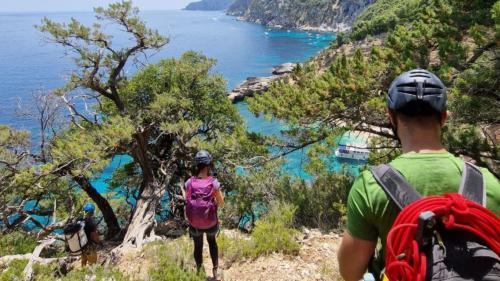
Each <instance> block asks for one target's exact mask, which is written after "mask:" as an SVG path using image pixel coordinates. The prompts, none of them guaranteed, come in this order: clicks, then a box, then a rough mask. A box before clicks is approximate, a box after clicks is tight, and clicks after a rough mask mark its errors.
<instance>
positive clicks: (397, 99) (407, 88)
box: [387, 69, 447, 113]
mask: <svg viewBox="0 0 500 281" xmlns="http://www.w3.org/2000/svg"><path fill="white" fill-rule="evenodd" d="M446 100H447V97H446V87H445V86H444V84H443V82H442V81H441V80H440V79H439V78H438V77H437V76H436V75H434V74H433V73H432V72H430V71H427V70H425V69H414V70H410V71H408V72H405V73H403V74H401V75H399V76H398V77H397V78H396V79H394V81H393V82H392V84H391V86H390V87H389V98H388V99H387V107H389V109H391V110H395V111H398V110H400V109H402V108H403V107H405V106H406V105H408V104H409V103H412V102H419V101H420V102H423V103H426V104H428V105H429V106H430V107H431V108H432V109H434V110H435V111H437V112H440V113H441V112H444V111H446Z"/></svg>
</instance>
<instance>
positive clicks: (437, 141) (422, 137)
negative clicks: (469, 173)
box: [401, 132, 446, 153]
mask: <svg viewBox="0 0 500 281" xmlns="http://www.w3.org/2000/svg"><path fill="white" fill-rule="evenodd" d="M401 146H402V150H403V153H409V152H415V153H439V152H446V149H445V148H444V146H443V144H442V143H441V138H440V136H439V135H434V134H432V133H430V132H429V133H428V134H426V133H425V132H414V133H407V134H402V135H401Z"/></svg>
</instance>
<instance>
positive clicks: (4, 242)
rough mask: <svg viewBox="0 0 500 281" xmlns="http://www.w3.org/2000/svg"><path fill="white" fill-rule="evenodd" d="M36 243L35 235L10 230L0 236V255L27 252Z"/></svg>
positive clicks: (31, 249) (29, 251) (32, 248)
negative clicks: (10, 231)
mask: <svg viewBox="0 0 500 281" xmlns="http://www.w3.org/2000/svg"><path fill="white" fill-rule="evenodd" d="M36 244H37V239H36V238H35V237H32V236H29V235H26V234H25V233H23V232H19V231H17V232H12V233H9V234H7V235H2V236H0V256H7V255H18V254H27V253H31V252H33V250H34V249H35V247H36Z"/></svg>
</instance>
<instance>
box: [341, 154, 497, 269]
mask: <svg viewBox="0 0 500 281" xmlns="http://www.w3.org/2000/svg"><path fill="white" fill-rule="evenodd" d="M390 164H391V166H392V167H394V168H395V169H397V170H398V171H399V172H400V173H401V174H402V175H403V176H404V177H405V178H406V180H407V181H408V182H409V183H410V184H411V185H412V186H413V187H414V188H415V189H417V191H418V192H419V193H420V194H421V195H423V196H427V195H438V194H444V193H446V192H458V189H459V187H460V182H461V179H462V170H463V166H464V162H463V161H462V160H461V159H460V158H457V157H455V156H453V155H452V154H450V153H448V152H444V153H407V154H403V155H401V156H399V157H397V158H396V159H394V160H393V161H392V162H391V163H390ZM481 171H482V172H483V175H484V178H485V181H486V195H487V203H486V207H487V208H488V209H490V210H491V211H493V212H494V213H495V214H496V215H497V216H500V182H499V180H498V179H497V178H496V177H495V176H494V175H493V174H491V173H490V172H489V171H488V170H486V169H481ZM397 214H398V209H397V207H396V205H395V204H394V203H393V202H392V201H390V200H389V199H388V197H387V195H386V194H385V192H384V190H383V189H382V188H381V187H380V186H379V185H378V184H377V182H376V181H375V179H374V177H373V175H372V173H371V172H370V171H364V172H362V173H361V175H360V176H359V177H358V178H357V179H356V181H355V182H354V184H353V186H352V189H351V191H350V193H349V198H348V200H347V230H348V231H349V233H350V234H351V235H352V236H353V237H356V238H359V239H363V240H369V241H377V240H378V239H380V241H381V244H382V245H379V247H377V248H378V249H379V250H378V251H377V253H376V257H375V259H374V260H373V262H372V264H371V266H370V271H372V272H374V273H375V274H379V273H380V271H381V270H382V269H383V267H384V261H383V259H384V257H385V253H384V251H383V249H384V248H385V244H386V238H387V234H388V232H389V229H390V228H391V226H392V224H393V222H394V220H395V219H396V216H397Z"/></svg>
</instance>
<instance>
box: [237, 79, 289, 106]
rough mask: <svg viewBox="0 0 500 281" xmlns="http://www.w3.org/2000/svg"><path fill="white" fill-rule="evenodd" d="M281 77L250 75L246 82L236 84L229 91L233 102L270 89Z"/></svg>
mask: <svg viewBox="0 0 500 281" xmlns="http://www.w3.org/2000/svg"><path fill="white" fill-rule="evenodd" d="M280 77H281V76H269V77H248V78H247V80H245V82H243V83H241V84H240V85H238V86H236V88H234V90H233V91H232V92H231V93H229V95H228V97H229V99H230V100H232V101H233V102H238V101H241V100H243V99H244V98H245V97H250V96H253V95H254V94H256V93H262V92H265V91H267V90H268V89H269V86H270V85H271V83H272V82H273V81H275V80H276V79H278V78H280Z"/></svg>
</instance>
